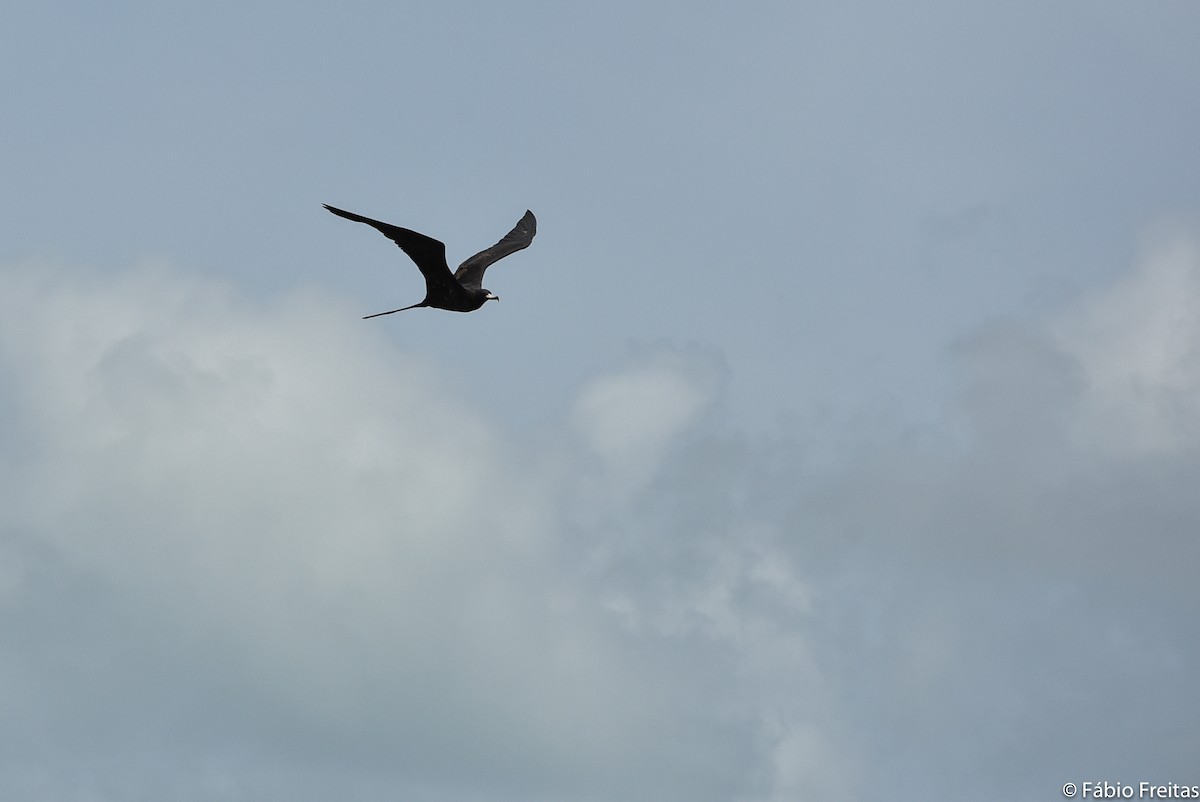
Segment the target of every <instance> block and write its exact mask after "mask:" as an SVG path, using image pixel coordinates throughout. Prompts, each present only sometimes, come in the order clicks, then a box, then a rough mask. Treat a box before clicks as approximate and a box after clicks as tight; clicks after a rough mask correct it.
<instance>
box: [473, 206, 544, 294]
mask: <svg viewBox="0 0 1200 802" xmlns="http://www.w3.org/2000/svg"><path fill="white" fill-rule="evenodd" d="M536 233H537V219H536V218H534V216H533V212H531V211H528V210H526V212H525V216H524V217H522V218H521V219H520V221H519V222H518V223H517V225H516V226H515V227H514V228H513V230H512V231H510V232H508V233H507V234H505V235H504V239H502V240H500V241H499V242H497V243H496V244H495V245H493V246H492V247H490V248H488V249H487V250H486V251H480V252H479V253H477V254H475V255H474V256H472V257H471V258H470V259H468V260H467V261H465V262H463V263H462V264H461V265H459V266H458V270H455V271H454V277H455V278H456V279H458V283H459V284H461V285H462V286H463V287H465V288H466V289H468V290H477V289H479V288H480V287H482V286H483V271H485V270H487V269H488V267H490V266H491V265H492V264H494V263H495V262H497V261H499V260H501V259H503V258H504V257H505V256H508V255H510V254H514V253H516V252H517V251H519V250H521V249H522V248H528V247H529V243H531V242H533V235H534V234H536Z"/></svg>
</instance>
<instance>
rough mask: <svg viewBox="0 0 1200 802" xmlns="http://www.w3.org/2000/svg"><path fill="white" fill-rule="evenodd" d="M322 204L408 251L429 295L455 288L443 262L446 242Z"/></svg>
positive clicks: (455, 283)
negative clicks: (366, 226) (364, 225)
mask: <svg viewBox="0 0 1200 802" xmlns="http://www.w3.org/2000/svg"><path fill="white" fill-rule="evenodd" d="M323 205H324V206H325V208H326V209H328V210H329V211H331V212H333V213H334V214H336V215H337V216H338V217H344V218H346V219H347V220H353V221H354V222H356V223H366V224H367V225H369V226H371V227H373V228H375V229H376V230H377V231H379V232H380V233H381V234H383V235H384V236H385V237H387V238H388V239H390V240H391V241H392V242H394V243H396V244H397V245H399V246H400V250H402V251H404V252H405V253H406V254H408V256H409V258H410V259H412V260H413V261H414V262H416V263H417V267H418V268H420V269H421V275H423V276H425V286H426V289H427V290H428V293H429V295H430V296H431V297H432V296H433V295H435V294H438V293H445V292H448V291H452V290H453V289H457V286H456V285H457V282H455V281H454V277H453V276H451V275H450V267H449V266H448V265H447V264H446V245H445V244H444V243H442V242H438V241H437V240H435V239H434V238H433V237H427V236H425V235H424V234H418V233H417V232H416V231H410V230H409V229H407V228H400V226H394V225H392V224H391V223H383V222H380V221H379V220H372V219H371V218H369V217H363V216H362V215H361V214H355V213H354V212H347V211H345V210H343V209H336V208H334V207H333V206H330V205H329V204H328V203H326V204H323Z"/></svg>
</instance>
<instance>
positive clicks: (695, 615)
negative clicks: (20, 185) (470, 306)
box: [0, 240, 1200, 802]
mask: <svg viewBox="0 0 1200 802" xmlns="http://www.w3.org/2000/svg"><path fill="white" fill-rule="evenodd" d="M1187 243H1188V241H1187V240H1181V241H1176V242H1175V244H1171V243H1169V242H1168V243H1167V244H1165V245H1164V246H1163V247H1161V248H1157V249H1151V250H1150V251H1148V252H1147V254H1146V255H1145V256H1144V257H1143V259H1142V260H1141V261H1140V262H1139V263H1138V265H1136V266H1135V269H1134V270H1133V271H1132V272H1131V273H1130V274H1129V275H1128V276H1126V277H1125V278H1123V279H1120V280H1119V281H1118V283H1116V284H1114V285H1112V286H1110V287H1107V288H1100V289H1097V290H1096V291H1094V292H1092V293H1090V294H1088V295H1086V296H1085V297H1083V298H1081V299H1080V300H1079V301H1078V302H1077V303H1075V304H1074V305H1072V306H1071V307H1070V308H1068V309H1064V310H1062V311H1061V312H1060V313H1058V314H1056V315H1055V316H1052V317H1050V318H1047V319H1043V320H1037V321H1025V322H1019V323H1018V322H1007V323H1005V322H999V323H995V324H990V325H987V326H984V327H981V328H980V329H979V330H978V331H976V332H975V333H974V334H973V335H972V336H970V337H968V338H966V339H964V341H963V342H962V343H960V345H959V346H958V347H957V348H956V349H955V350H954V352H953V360H954V364H955V366H956V367H955V368H954V369H955V370H956V371H957V376H958V380H959V387H960V389H961V395H960V397H959V398H958V400H957V402H956V404H955V410H956V411H955V416H956V419H957V420H958V421H959V424H958V427H957V428H952V427H949V426H947V429H946V430H945V431H939V432H930V433H927V434H928V435H929V436H927V437H922V438H912V437H910V436H908V435H907V434H906V433H904V432H899V431H898V432H897V433H896V436H895V437H894V438H891V439H889V438H886V437H881V436H879V435H878V434H877V433H875V434H873V435H872V439H870V440H862V441H861V442H860V443H859V444H858V445H857V451H856V452H855V454H854V455H853V458H849V457H848V458H847V459H845V460H842V461H840V463H839V466H838V467H837V468H829V467H828V466H827V465H825V464H824V463H822V462H821V461H819V460H813V461H810V460H808V459H807V457H806V453H805V451H804V449H803V448H802V447H800V446H799V445H796V444H789V443H786V442H781V441H778V440H774V439H772V438H769V437H762V436H760V435H757V434H747V433H743V432H738V431H736V430H733V429H732V428H730V427H729V426H728V425H727V424H726V423H725V422H723V420H722V418H721V414H720V409H721V404H720V399H721V396H722V393H723V392H724V385H725V383H726V382H728V381H729V380H730V377H731V375H732V374H731V372H730V371H729V370H727V369H726V368H725V367H724V366H723V365H722V363H721V360H720V358H719V355H718V354H716V353H715V352H710V351H705V350H703V349H695V348H676V347H671V346H660V347H650V348H645V349H642V350H640V351H638V352H635V353H634V354H632V355H631V356H630V357H629V358H628V359H627V360H626V361H625V362H623V363H622V364H620V365H617V366H614V367H613V368H612V369H611V370H608V371H606V372H604V373H601V374H600V375H597V376H594V377H592V378H591V379H589V380H588V381H586V382H585V383H584V384H583V385H582V386H581V387H580V388H579V390H578V392H577V393H576V395H575V398H574V400H573V402H572V403H571V404H570V405H569V408H568V412H567V413H566V414H565V415H564V416H563V419H562V420H556V421H549V422H547V424H546V427H547V429H548V430H549V431H550V432H551V436H549V437H545V438H543V439H541V440H540V441H537V442H534V443H529V442H519V441H518V440H517V438H516V436H515V435H514V434H513V433H512V432H509V431H507V430H506V429H505V428H504V427H503V426H502V425H500V424H498V423H497V422H496V421H495V420H494V419H492V418H491V417H490V416H489V414H488V412H487V410H485V409H480V408H477V407H474V406H472V405H470V404H468V403H466V402H464V401H462V400H461V399H459V398H457V397H456V395H455V393H454V392H453V391H451V390H450V389H449V388H448V387H447V386H446V384H444V383H443V380H442V377H441V375H440V373H439V370H438V369H437V367H436V366H433V365H430V364H427V363H425V362H423V361H422V360H420V359H418V358H416V357H414V356H412V355H410V354H408V353H406V352H404V351H403V350H400V349H399V348H397V347H396V346H395V345H394V344H393V343H392V342H391V341H389V340H388V338H387V337H386V335H385V330H384V329H383V328H382V327H366V326H362V325H360V324H359V321H358V320H357V318H356V316H355V313H354V310H352V309H349V308H348V307H346V306H345V305H343V304H342V303H341V302H339V301H338V300H336V299H331V298H330V297H328V295H327V294H324V293H321V292H318V291H316V290H298V291H296V292H293V293H291V294H289V295H287V296H286V297H283V298H279V299H276V300H274V301H270V302H266V303H256V302H250V301H248V300H246V299H245V298H243V297H241V296H240V295H239V294H238V293H237V292H236V291H234V290H233V289H231V288H230V287H228V286H225V285H222V284H220V283H219V282H216V281H214V280H212V279H210V278H206V277H203V276H200V275H197V274H194V273H190V272H187V271H183V270H179V269H173V268H170V267H166V266H154V265H150V266H144V267H141V268H137V269H130V270H127V271H123V272H119V273H116V274H105V275H101V274H98V273H96V272H95V271H91V270H85V269H73V268H67V267H62V266H53V265H44V264H23V265H10V266H6V267H4V268H3V269H0V410H2V411H3V413H4V415H3V419H2V420H0V444H2V446H3V448H2V450H0V476H2V477H3V479H4V483H5V484H4V487H5V499H4V502H5V503H4V505H3V508H2V509H0V625H2V627H3V630H2V631H3V632H4V637H3V639H0V795H3V796H6V797H13V798H22V799H31V800H37V799H61V798H90V799H98V800H105V799H114V800H115V799H121V800H129V799H162V798H175V799H289V800H293V799H295V800H306V799H312V800H317V799H326V798H342V799H356V798H358V799H374V798H381V797H394V796H396V795H397V794H399V795H402V796H404V797H405V798H412V799H428V800H447V801H449V800H505V799H536V798H545V799H565V800H566V799H569V800H575V799H577V800H616V799H621V800H628V799H655V800H664V799H680V800H682V799H687V800H703V799H711V800H725V799H738V800H743V802H765V801H767V800H784V799H795V798H801V797H809V796H811V797H819V798H822V799H834V800H837V799H845V800H854V799H872V798H879V797H880V796H882V795H884V794H885V793H886V794H887V795H888V796H894V797H897V798H901V799H904V798H914V799H915V798H927V797H930V796H935V797H944V796H947V795H949V794H952V793H954V794H956V793H963V794H965V793H970V794H972V795H973V796H974V797H977V798H995V799H1000V798H1004V799H1012V798H1031V799H1032V798H1044V797H1045V796H1046V795H1047V794H1051V793H1054V792H1055V789H1056V788H1058V787H1060V786H1061V784H1062V783H1063V782H1066V781H1068V780H1075V781H1078V780H1081V779H1083V778H1084V773H1085V772H1086V773H1087V777H1089V778H1095V777H1102V776H1104V773H1105V772H1112V773H1111V774H1109V775H1108V776H1110V777H1114V778H1123V779H1128V778H1131V777H1135V776H1138V777H1143V776H1144V777H1146V778H1147V779H1162V780H1164V781H1172V780H1175V781H1185V780H1187V779H1188V778H1187V777H1185V776H1183V775H1181V774H1180V772H1183V771H1188V770H1191V768H1192V765H1193V764H1192V761H1193V759H1194V755H1195V754H1196V753H1197V751H1200V742H1198V741H1197V736H1196V734H1195V731H1194V727H1193V726H1192V724H1191V722H1190V717H1189V715H1188V711H1190V710H1193V709H1195V707H1196V704H1197V703H1200V697H1197V694H1196V691H1195V690H1194V689H1193V687H1192V686H1193V685H1194V683H1192V682H1191V681H1190V678H1191V677H1193V676H1194V675H1195V671H1196V668H1197V663H1198V661H1200V655H1198V653H1197V646H1196V645H1195V644H1197V643H1200V637H1197V635H1198V634H1200V633H1197V631H1196V625H1195V623H1194V622H1195V621H1196V620H1198V616H1197V613H1200V599H1198V594H1197V593H1196V592H1195V589H1194V581H1193V580H1192V578H1191V576H1190V573H1191V566H1195V565H1196V564H1200V552H1198V550H1197V546H1196V538H1195V533H1196V531H1198V529H1200V527H1198V526H1197V524H1198V522H1200V505H1198V503H1197V502H1196V501H1195V500H1194V498H1195V493H1194V492H1192V491H1193V488H1194V487H1195V480H1196V478H1197V474H1198V473H1200V459H1197V453H1196V448H1195V441H1194V439H1193V433H1194V428H1193V423H1194V421H1193V420H1192V418H1193V417H1194V416H1193V415H1191V414H1190V412H1189V410H1191V409H1192V406H1190V405H1192V403H1193V401H1194V397H1195V395H1196V393H1195V388H1196V385H1195V378H1196V377H1195V376H1194V375H1193V374H1194V368H1195V365H1194V358H1193V355H1192V353H1193V352H1192V345H1191V344H1192V342H1194V341H1195V337H1194V334H1195V325H1196V324H1195V317H1194V315H1191V314H1190V310H1194V309H1196V305H1197V304H1200V287H1198V284H1197V280H1196V277H1197V271H1198V270H1200V265H1198V263H1197V259H1196V250H1195V249H1194V247H1192V246H1191V245H1188V244H1187ZM835 436H836V438H837V439H838V440H839V441H844V440H845V436H844V435H843V434H837V435H835ZM1097 772H1099V773H1097ZM1118 775H1119V776H1118Z"/></svg>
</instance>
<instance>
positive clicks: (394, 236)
mask: <svg viewBox="0 0 1200 802" xmlns="http://www.w3.org/2000/svg"><path fill="white" fill-rule="evenodd" d="M325 208H326V209H328V210H329V211H331V212H333V213H334V214H336V215H337V216H338V217H344V218H346V219H347V220H353V221H355V222H356V223H366V224H367V225H369V226H371V227H373V228H375V229H376V230H378V231H379V232H380V233H381V234H383V235H384V236H385V237H387V238H388V239H390V240H391V241H392V242H394V243H396V244H397V245H399V246H400V249H401V250H402V251H404V252H405V253H406V254H408V256H409V258H410V259H412V260H413V261H414V262H416V264H417V267H418V268H420V270H421V275H423V276H425V300H423V301H421V303H419V304H413V305H412V306H406V307H403V308H401V309H393V310H391V311H390V312H379V313H377V314H374V315H367V318H372V317H379V316H380V315H390V314H393V313H394V312H403V311H404V310H405V309H417V308H418V307H422V306H429V307H433V308H435V309H448V310H449V311H451V312H474V311H475V310H476V309H478V308H479V307H481V306H483V305H484V304H485V303H487V302H488V301H499V300H500V298H499V296H496V295H493V294H492V293H491V292H490V291H488V290H485V289H484V288H483V286H482V284H483V272H484V271H485V270H487V269H488V267H489V266H491V265H492V264H494V263H495V262H497V261H499V260H501V259H503V258H504V257H505V256H509V255H510V254H513V253H516V252H517V251H519V250H521V249H522V248H528V247H529V243H531V242H533V235H534V234H536V233H537V220H536V219H535V218H534V216H533V212H530V211H526V212H525V216H524V217H522V218H521V219H520V221H519V222H518V223H517V225H516V226H515V227H514V228H513V230H512V231H510V232H508V233H507V234H505V235H504V238H503V239H501V240H500V241H499V242H497V243H496V244H495V245H493V246H492V247H490V248H488V249H487V250H483V251H480V252H479V253H477V254H475V255H474V256H472V257H471V258H470V259H468V260H466V261H465V262H463V263H462V264H461V265H459V266H458V270H456V271H454V273H451V272H450V266H449V265H448V264H447V263H446V246H445V245H444V244H443V243H441V242H438V241H437V240H435V239H433V238H432V237H427V236H425V235H424V234H418V233H417V232H416V231H410V230H409V229H407V228H400V227H399V226H394V225H391V224H390V223H382V222H380V221H378V220H372V219H371V218H369V217H363V216H362V215H360V214H355V213H354V212H347V211H343V210H342V209H335V208H334V207H332V206H330V205H329V204H325ZM367 318H363V319H364V320H366V319H367Z"/></svg>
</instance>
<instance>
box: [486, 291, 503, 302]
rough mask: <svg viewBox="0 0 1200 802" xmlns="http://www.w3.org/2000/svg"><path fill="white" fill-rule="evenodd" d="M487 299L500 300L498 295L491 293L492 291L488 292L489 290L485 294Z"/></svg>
mask: <svg viewBox="0 0 1200 802" xmlns="http://www.w3.org/2000/svg"><path fill="white" fill-rule="evenodd" d="M487 300H489V301H499V300H500V296H499V295H493V294H492V293H490V292H489V293H488V294H487Z"/></svg>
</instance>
